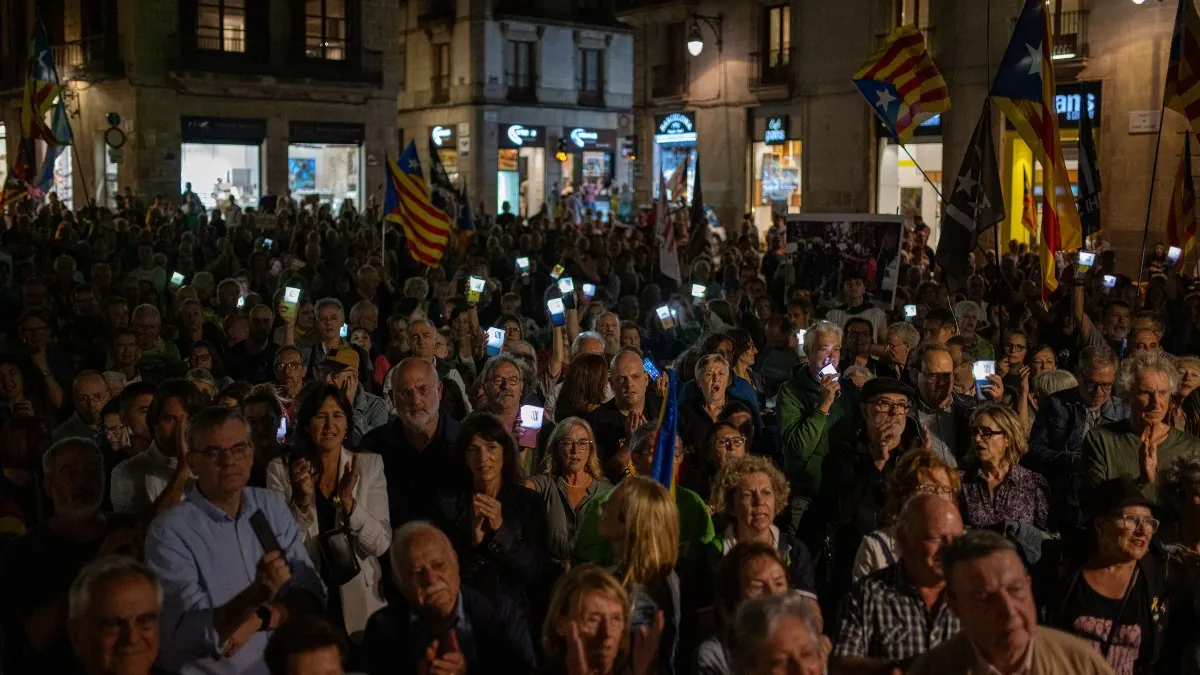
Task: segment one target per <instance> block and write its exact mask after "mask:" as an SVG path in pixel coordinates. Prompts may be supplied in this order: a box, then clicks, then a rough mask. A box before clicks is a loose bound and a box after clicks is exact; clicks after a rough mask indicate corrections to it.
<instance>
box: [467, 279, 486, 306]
mask: <svg viewBox="0 0 1200 675" xmlns="http://www.w3.org/2000/svg"><path fill="white" fill-rule="evenodd" d="M483 285H484V281H483V277H471V278H470V279H467V302H468V303H470V304H472V305H473V304H475V303H477V302H479V295H480V294H481V293H483Z"/></svg>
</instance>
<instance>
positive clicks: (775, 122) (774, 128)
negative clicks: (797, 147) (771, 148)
mask: <svg viewBox="0 0 1200 675" xmlns="http://www.w3.org/2000/svg"><path fill="white" fill-rule="evenodd" d="M787 139H788V118H787V116H786V115H785V116H783V117H768V118H767V132H766V133H764V134H763V143H766V144H767V145H783V144H784V143H786V142H787Z"/></svg>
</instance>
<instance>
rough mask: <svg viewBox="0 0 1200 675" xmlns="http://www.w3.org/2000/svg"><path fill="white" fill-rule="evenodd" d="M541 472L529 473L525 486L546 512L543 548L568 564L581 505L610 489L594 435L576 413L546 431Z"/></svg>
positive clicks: (563, 565) (560, 563) (559, 561)
mask: <svg viewBox="0 0 1200 675" xmlns="http://www.w3.org/2000/svg"><path fill="white" fill-rule="evenodd" d="M542 465H543V470H542V473H541V474H539V475H536V476H531V477H530V478H529V480H527V481H525V487H527V488H529V489H531V490H533V491H534V492H537V493H538V495H539V496H540V498H541V500H542V507H543V508H544V509H545V513H546V527H547V530H548V532H549V538H548V540H547V548H546V552H547V554H548V555H549V557H550V559H551V560H552V561H554V562H556V563H558V564H559V565H560V566H562V567H563V568H564V569H565V568H567V567H570V561H571V549H572V548H573V547H574V545H575V534H576V532H577V531H578V528H579V523H580V521H581V520H582V517H583V512H584V509H585V508H587V505H588V504H590V503H591V502H592V500H593V499H595V498H596V497H598V496H600V495H602V494H604V493H606V492H608V491H609V490H611V489H612V483H610V482H608V480H606V479H605V478H604V474H603V473H602V472H601V470H600V458H599V457H598V456H597V454H596V437H595V434H593V433H592V427H591V425H590V424H588V423H587V422H586V421H585V420H583V419H582V418H579V417H568V418H566V419H564V420H562V421H561V422H559V423H558V424H557V425H555V427H554V431H552V432H550V438H549V439H548V440H547V443H546V456H545V458H544V459H543V460H542Z"/></svg>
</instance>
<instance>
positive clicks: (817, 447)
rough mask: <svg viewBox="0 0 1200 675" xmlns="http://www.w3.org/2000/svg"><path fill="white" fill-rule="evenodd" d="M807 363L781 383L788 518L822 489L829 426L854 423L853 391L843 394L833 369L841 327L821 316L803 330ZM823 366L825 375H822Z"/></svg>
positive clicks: (839, 350) (838, 354)
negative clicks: (789, 503)
mask: <svg viewBox="0 0 1200 675" xmlns="http://www.w3.org/2000/svg"><path fill="white" fill-rule="evenodd" d="M804 354H805V356H807V358H808V362H807V363H804V364H801V365H800V366H798V367H797V368H796V370H795V372H794V374H793V375H792V378H791V379H790V380H788V381H787V382H785V383H784V385H783V386H782V387H780V388H779V402H778V411H779V435H780V440H781V442H782V445H783V464H784V466H783V468H784V472H785V473H786V474H787V476H788V480H789V481H790V482H791V484H792V491H793V496H794V498H793V500H792V523H793V528H794V526H795V524H796V523H798V522H799V520H800V516H802V515H803V514H804V509H806V508H808V503H809V502H810V501H812V499H813V498H814V497H815V496H816V495H817V494H819V493H820V489H821V465H822V463H823V462H824V460H825V455H827V454H828V453H829V436H830V431H831V430H832V429H833V428H834V427H835V426H837V425H838V424H839V423H841V422H843V421H846V422H852V421H853V416H854V414H855V413H854V408H855V406H854V401H853V400H852V399H854V398H856V397H854V396H852V395H851V396H846V395H843V393H844V392H842V387H841V384H840V382H839V377H840V374H838V373H836V372H830V369H833V370H836V368H837V364H838V362H839V361H840V359H841V354H842V328H841V326H838V325H837V324H835V323H830V322H828V321H819V322H817V323H816V324H814V325H813V326H812V327H810V328H809V329H808V330H807V332H806V333H805V335H804ZM822 370H825V374H822V372H821V371H822Z"/></svg>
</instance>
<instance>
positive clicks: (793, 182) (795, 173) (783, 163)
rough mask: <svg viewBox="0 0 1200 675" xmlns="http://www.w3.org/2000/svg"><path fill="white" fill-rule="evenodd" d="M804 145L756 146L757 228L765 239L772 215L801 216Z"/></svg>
mask: <svg viewBox="0 0 1200 675" xmlns="http://www.w3.org/2000/svg"><path fill="white" fill-rule="evenodd" d="M801 157H802V155H801V145H800V141H791V140H789V141H784V142H783V143H781V144H778V145H767V144H766V143H763V142H761V141H760V142H756V143H755V144H754V205H753V209H754V224H755V226H756V227H757V228H758V229H759V231H760V232H762V233H763V234H764V235H765V233H766V231H767V229H769V228H770V227H771V224H772V218H771V217H772V215H773V214H774V215H785V214H788V213H800V196H801V181H800V166H801Z"/></svg>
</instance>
